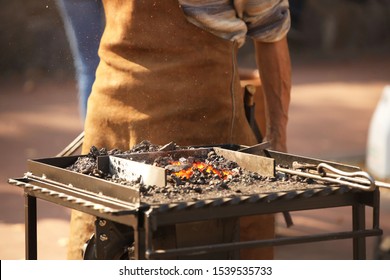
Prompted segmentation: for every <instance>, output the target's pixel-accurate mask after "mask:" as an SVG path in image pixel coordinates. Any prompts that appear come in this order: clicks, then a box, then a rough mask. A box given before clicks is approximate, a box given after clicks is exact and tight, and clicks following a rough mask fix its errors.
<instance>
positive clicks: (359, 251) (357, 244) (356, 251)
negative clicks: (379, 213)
mask: <svg viewBox="0 0 390 280" xmlns="http://www.w3.org/2000/svg"><path fill="white" fill-rule="evenodd" d="M365 214H366V212H365V206H364V204H360V203H358V204H354V205H353V206H352V219H353V231H359V230H364V229H365V227H366V217H365ZM353 259H354V260H365V259H366V237H364V236H363V237H354V238H353Z"/></svg>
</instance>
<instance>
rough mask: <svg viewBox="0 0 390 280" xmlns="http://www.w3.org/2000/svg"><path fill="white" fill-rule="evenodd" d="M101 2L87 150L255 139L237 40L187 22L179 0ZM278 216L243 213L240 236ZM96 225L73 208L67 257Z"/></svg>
mask: <svg viewBox="0 0 390 280" xmlns="http://www.w3.org/2000/svg"><path fill="white" fill-rule="evenodd" d="M103 3H104V9H105V13H106V28H105V31H104V33H103V37H102V40H101V45H100V49H99V56H100V59H101V61H100V64H99V66H98V69H97V73H96V81H95V83H94V85H93V90H92V93H91V95H90V98H89V101H88V110H87V117H86V122H85V137H84V144H83V153H87V152H88V151H89V149H90V147H91V146H92V145H94V146H97V147H105V148H107V149H112V148H119V149H122V150H126V149H129V148H131V147H132V146H133V145H134V144H137V143H139V142H141V141H142V140H149V141H151V142H152V143H154V144H160V145H163V144H166V143H169V142H171V141H173V142H175V143H177V144H179V145H211V144H226V143H232V144H243V145H253V144H255V143H256V138H255V136H254V134H253V132H252V130H251V128H250V126H249V124H248V122H247V120H246V117H245V112H244V103H243V95H242V89H241V86H240V82H239V76H238V71H237V62H236V51H237V46H236V43H234V42H231V41H227V40H224V39H221V38H219V37H216V36H214V35H212V34H211V33H209V32H206V31H204V30H202V29H200V28H198V27H196V26H195V25H193V24H191V23H189V22H188V21H187V20H186V18H185V16H184V14H183V12H182V10H181V8H180V6H179V4H178V2H177V0H154V1H150V0H137V1H123V0H104V1H103ZM211 222H212V221H211ZM211 222H205V223H203V222H202V223H203V224H204V225H206V226H203V227H202V225H199V224H202V223H198V225H196V223H192V224H191V225H189V227H185V228H184V229H183V228H182V231H187V230H188V229H189V228H191V227H192V228H196V229H195V231H196V230H198V231H202V228H203V229H205V230H206V232H205V233H207V231H209V229H210V224H211ZM273 222H274V221H273V216H269V215H268V216H251V217H243V218H240V227H241V230H240V239H241V240H251V239H253V238H259V236H260V237H263V238H264V237H273V234H274V224H273ZM180 228H181V227H179V226H178V227H177V229H176V234H178V232H179V231H180V230H181V229H180ZM92 232H93V218H92V217H90V216H88V215H86V214H82V213H80V212H76V211H73V213H72V220H71V236H70V240H69V243H70V244H69V252H68V258H71V259H74V258H76V259H77V258H80V257H81V255H80V248H81V247H82V245H83V244H84V242H85V241H86V240H87V239H88V238H89V237H90V235H91V233H92ZM178 235H179V234H178ZM198 235H199V234H198ZM200 235H201V234H200ZM178 238H179V237H178ZM179 239H180V238H179ZM183 242H184V243H185V244H186V245H188V242H192V243H193V245H199V243H200V242H202V241H200V240H192V241H188V240H186V241H183ZM241 257H242V258H245V259H253V258H254V259H259V258H267V259H269V258H272V250H270V248H268V249H253V250H242V251H241ZM217 258H220V257H219V256H218V257H217Z"/></svg>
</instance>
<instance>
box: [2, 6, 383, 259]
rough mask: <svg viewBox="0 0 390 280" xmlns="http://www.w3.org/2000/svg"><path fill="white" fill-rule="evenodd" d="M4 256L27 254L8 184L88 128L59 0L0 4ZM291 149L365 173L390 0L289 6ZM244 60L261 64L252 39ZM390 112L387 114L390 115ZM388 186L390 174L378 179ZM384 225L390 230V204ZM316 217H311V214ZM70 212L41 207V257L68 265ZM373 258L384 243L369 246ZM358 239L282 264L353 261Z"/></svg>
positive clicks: (18, 196)
mask: <svg viewBox="0 0 390 280" xmlns="http://www.w3.org/2000/svg"><path fill="white" fill-rule="evenodd" d="M0 3H1V4H2V5H1V6H2V9H0V150H1V159H0V166H1V168H0V236H1V238H0V259H3V260H4V259H23V258H24V198H23V192H22V190H20V189H18V188H16V187H15V186H11V185H9V184H7V180H8V178H16V177H21V176H23V174H24V172H25V171H26V168H27V166H26V163H27V159H33V158H44V157H53V156H55V155H56V154H58V153H59V152H60V151H61V150H62V149H63V148H64V147H65V146H67V145H68V144H69V143H70V142H71V141H72V140H73V139H74V138H75V137H76V136H77V135H78V134H79V133H80V132H81V131H82V129H83V128H82V121H81V118H80V114H79V110H78V97H77V83H76V81H75V68H74V66H73V58H72V54H71V51H70V48H69V43H68V40H67V37H66V34H65V30H64V24H63V21H62V18H61V16H60V14H59V11H58V9H57V6H56V3H55V1H54V0H30V1H23V0H0ZM290 5H291V13H292V28H291V31H290V32H289V34H288V39H289V45H290V51H291V59H292V71H293V72H292V76H293V87H292V100H291V108H290V119H289V127H288V149H289V152H290V153H293V154H298V155H302V156H309V157H315V158H320V159H327V160H335V161H338V162H343V163H348V164H354V165H359V166H361V167H362V168H363V169H364V168H365V159H366V153H367V152H366V146H367V139H368V132H369V127H370V122H371V119H372V116H373V113H374V111H375V109H376V107H377V105H378V103H379V101H380V99H381V95H382V92H383V89H384V87H385V86H386V85H388V84H390V0H295V1H294V0H292V1H290ZM239 63H240V65H241V66H242V67H245V68H255V62H254V59H253V49H252V46H251V44H250V42H248V44H246V45H245V46H244V47H243V48H242V49H241V50H240V56H239ZM389 112H390V109H389ZM378 179H381V180H387V179H388V178H378ZM381 199H382V200H383V202H381V203H382V204H381V215H382V217H381V226H382V228H383V229H384V231H385V235H386V234H387V235H388V234H390V222H389V221H390V214H389V213H390V198H389V192H388V191H387V190H384V191H383V192H382V196H381ZM308 212H309V213H308ZM69 214H70V211H69V209H65V208H62V207H60V206H57V205H53V204H50V203H47V202H44V201H39V203H38V245H39V247H38V254H39V255H38V257H39V258H40V259H65V258H66V244H67V238H68V231H69ZM293 219H294V222H295V226H293V227H292V229H291V230H290V229H289V230H287V229H286V228H285V226H284V223H283V221H280V222H279V223H278V232H279V234H280V235H294V234H302V233H306V234H309V233H311V232H314V231H318V230H322V229H326V230H332V229H336V230H340V231H341V230H343V228H348V229H349V228H350V226H351V221H350V219H351V218H350V213H349V212H348V211H343V210H341V211H338V210H336V211H334V210H322V211H321V212H318V211H306V212H302V213H294V214H293ZM368 244H369V247H368V257H369V258H375V252H376V251H375V250H376V246H377V244H378V240H376V239H374V238H372V239H370V240H369V243H368ZM351 247H352V242H351V241H349V240H345V241H334V242H318V243H315V244H313V243H312V244H306V245H299V246H298V245H294V246H284V247H280V248H278V249H277V258H278V259H290V258H292V259H349V258H351V253H350V249H351Z"/></svg>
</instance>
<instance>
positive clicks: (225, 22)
mask: <svg viewBox="0 0 390 280" xmlns="http://www.w3.org/2000/svg"><path fill="white" fill-rule="evenodd" d="M179 4H180V6H181V8H182V10H183V12H184V14H185V16H186V18H187V20H188V21H189V22H191V23H193V24H194V25H196V26H198V27H200V28H202V29H204V30H206V31H208V32H210V33H212V34H214V35H216V36H218V37H221V38H224V39H228V40H231V41H237V42H238V44H239V45H240V46H241V45H243V43H244V41H245V37H246V36H250V37H252V38H253V39H255V40H258V41H263V42H275V41H278V40H280V39H281V38H283V37H284V36H285V35H286V34H287V32H288V30H289V29H290V13H289V5H288V0H179Z"/></svg>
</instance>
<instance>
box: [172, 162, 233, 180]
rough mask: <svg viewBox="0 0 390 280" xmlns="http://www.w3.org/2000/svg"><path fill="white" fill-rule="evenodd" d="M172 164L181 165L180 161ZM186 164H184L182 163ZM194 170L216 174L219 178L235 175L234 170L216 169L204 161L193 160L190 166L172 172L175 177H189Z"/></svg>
mask: <svg viewBox="0 0 390 280" xmlns="http://www.w3.org/2000/svg"><path fill="white" fill-rule="evenodd" d="M171 164H172V165H176V166H181V165H183V164H182V163H181V162H178V161H177V162H172V163H171ZM184 165H186V164H184ZM196 172H200V173H203V174H209V175H217V176H218V177H219V178H220V179H223V180H226V179H227V176H228V175H235V172H233V171H231V170H228V169H217V168H214V167H213V166H212V165H210V164H207V163H205V162H194V163H192V166H190V167H187V168H183V169H182V170H180V171H178V172H174V173H172V174H173V175H175V176H176V177H179V178H181V179H187V180H188V179H190V178H191V176H193V175H194V174H195V173H196Z"/></svg>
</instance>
